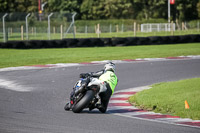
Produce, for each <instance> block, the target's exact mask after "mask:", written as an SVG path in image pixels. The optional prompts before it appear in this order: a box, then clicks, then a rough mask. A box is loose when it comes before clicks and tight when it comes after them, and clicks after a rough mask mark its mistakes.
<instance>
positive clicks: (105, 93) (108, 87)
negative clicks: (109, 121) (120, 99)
mask: <svg viewBox="0 0 200 133" xmlns="http://www.w3.org/2000/svg"><path fill="white" fill-rule="evenodd" d="M87 76H91V77H94V78H98V80H99V82H100V91H99V97H100V99H101V100H100V102H98V103H97V104H96V105H95V106H94V107H90V108H89V110H90V111H91V110H92V109H94V108H98V109H99V111H101V112H102V113H105V112H106V110H107V106H108V103H109V100H110V97H111V95H112V94H113V92H114V90H115V87H116V86H117V83H118V78H117V76H116V75H115V64H114V63H112V62H109V63H107V64H105V66H104V69H103V70H101V71H98V72H91V73H82V74H80V78H85V77H87ZM73 95H74V91H72V93H71V96H70V97H72V96H73ZM70 109H71V103H70V102H69V103H68V107H67V108H65V110H70Z"/></svg>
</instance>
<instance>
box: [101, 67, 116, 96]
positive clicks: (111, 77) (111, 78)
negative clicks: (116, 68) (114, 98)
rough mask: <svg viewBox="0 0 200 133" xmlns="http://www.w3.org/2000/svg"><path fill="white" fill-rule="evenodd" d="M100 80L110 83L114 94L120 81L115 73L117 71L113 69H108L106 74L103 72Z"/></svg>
mask: <svg viewBox="0 0 200 133" xmlns="http://www.w3.org/2000/svg"><path fill="white" fill-rule="evenodd" d="M99 80H101V81H106V82H107V83H108V84H109V85H110V88H111V90H112V94H113V92H114V90H115V87H116V86H117V82H118V79H117V76H116V75H115V73H114V72H112V71H106V72H105V73H104V74H102V75H101V76H100V77H99Z"/></svg>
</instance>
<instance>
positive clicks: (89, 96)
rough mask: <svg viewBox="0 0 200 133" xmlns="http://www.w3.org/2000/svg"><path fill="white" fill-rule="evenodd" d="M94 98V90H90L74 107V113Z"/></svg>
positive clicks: (78, 111)
mask: <svg viewBox="0 0 200 133" xmlns="http://www.w3.org/2000/svg"><path fill="white" fill-rule="evenodd" d="M93 98H94V91H92V90H88V91H87V92H86V94H85V95H84V96H83V98H82V99H81V100H80V101H79V102H78V103H77V104H76V105H74V107H73V108H72V111H73V112H74V113H80V112H81V111H82V110H83V109H84V108H86V107H87V106H88V104H89V103H90V101H91V100H92V99H93Z"/></svg>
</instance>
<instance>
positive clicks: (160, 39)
mask: <svg viewBox="0 0 200 133" xmlns="http://www.w3.org/2000/svg"><path fill="white" fill-rule="evenodd" d="M195 42H200V35H184V36H152V37H127V38H81V39H63V40H30V41H8V42H6V43H3V42H0V48H13V49H40V48H74V47H104V46H138V45H163V44H178V43H195Z"/></svg>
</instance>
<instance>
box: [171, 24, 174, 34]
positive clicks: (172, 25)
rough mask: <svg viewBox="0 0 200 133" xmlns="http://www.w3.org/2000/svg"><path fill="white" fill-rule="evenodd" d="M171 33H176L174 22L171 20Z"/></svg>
mask: <svg viewBox="0 0 200 133" xmlns="http://www.w3.org/2000/svg"><path fill="white" fill-rule="evenodd" d="M171 35H172V36H173V35H174V22H173V21H171Z"/></svg>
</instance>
